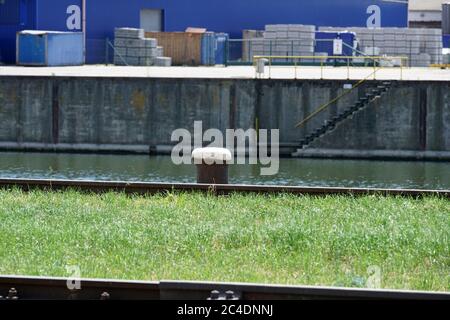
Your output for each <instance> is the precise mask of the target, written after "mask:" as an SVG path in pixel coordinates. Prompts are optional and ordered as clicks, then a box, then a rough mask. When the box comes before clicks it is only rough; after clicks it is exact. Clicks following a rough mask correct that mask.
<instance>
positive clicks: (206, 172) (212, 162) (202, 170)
mask: <svg viewBox="0 0 450 320" xmlns="http://www.w3.org/2000/svg"><path fill="white" fill-rule="evenodd" d="M192 158H193V159H194V164H195V165H197V183H201V184H228V163H229V162H230V161H231V152H230V151H229V150H228V149H223V148H200V149H195V150H194V152H192Z"/></svg>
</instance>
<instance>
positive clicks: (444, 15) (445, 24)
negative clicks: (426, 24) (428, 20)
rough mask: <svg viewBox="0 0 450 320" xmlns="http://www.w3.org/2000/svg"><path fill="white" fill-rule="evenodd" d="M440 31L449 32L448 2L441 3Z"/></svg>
mask: <svg viewBox="0 0 450 320" xmlns="http://www.w3.org/2000/svg"><path fill="white" fill-rule="evenodd" d="M442 33H443V34H450V2H447V3H444V4H442Z"/></svg>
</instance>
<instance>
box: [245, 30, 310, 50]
mask: <svg viewBox="0 0 450 320" xmlns="http://www.w3.org/2000/svg"><path fill="white" fill-rule="evenodd" d="M315 30H316V27H315V26H308V25H301V24H276V25H267V26H266V28H265V31H264V34H263V37H262V38H255V39H253V40H252V41H251V43H250V45H249V48H248V49H247V50H248V51H249V52H250V53H249V55H250V56H251V57H252V56H256V55H260V56H312V55H314V41H315V34H316V33H315Z"/></svg>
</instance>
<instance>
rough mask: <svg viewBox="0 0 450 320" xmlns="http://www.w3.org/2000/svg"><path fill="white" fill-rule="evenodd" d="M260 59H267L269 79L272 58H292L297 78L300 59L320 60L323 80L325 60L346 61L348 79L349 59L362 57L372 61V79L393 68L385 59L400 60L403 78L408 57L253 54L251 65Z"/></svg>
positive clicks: (272, 65) (401, 76)
mask: <svg viewBox="0 0 450 320" xmlns="http://www.w3.org/2000/svg"><path fill="white" fill-rule="evenodd" d="M261 59H266V60H268V64H269V65H268V67H269V75H268V76H269V79H271V78H272V67H274V66H275V65H274V63H273V60H274V59H278V60H280V59H285V60H286V61H288V60H292V61H293V67H294V78H295V79H297V74H298V68H299V67H300V66H301V63H300V62H301V61H302V60H312V61H316V60H317V61H320V79H321V80H323V79H324V76H323V72H324V66H325V63H326V61H327V60H335V61H346V68H347V80H350V68H351V66H352V63H351V61H353V60H355V59H362V60H364V61H366V60H369V61H372V62H373V66H372V68H373V72H372V73H371V74H370V75H369V77H373V80H376V79H377V72H378V71H379V70H381V69H383V68H389V69H393V68H394V67H384V66H383V65H382V61H385V62H386V61H387V62H388V63H392V61H395V60H397V61H400V65H399V66H398V69H399V71H400V78H399V80H403V69H404V67H405V65H407V61H408V58H407V57H403V56H313V55H311V56H280V55H255V56H253V65H254V66H255V65H257V64H258V61H259V60H261ZM255 77H256V78H258V73H256V76H255Z"/></svg>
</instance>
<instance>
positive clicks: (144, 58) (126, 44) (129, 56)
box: [114, 28, 172, 66]
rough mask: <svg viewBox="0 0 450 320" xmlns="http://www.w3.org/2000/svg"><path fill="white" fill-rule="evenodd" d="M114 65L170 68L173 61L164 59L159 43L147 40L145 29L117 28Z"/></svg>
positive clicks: (150, 39) (151, 39) (154, 40)
mask: <svg viewBox="0 0 450 320" xmlns="http://www.w3.org/2000/svg"><path fill="white" fill-rule="evenodd" d="M114 64H115V65H119V66H123V65H129V66H170V65H172V59H171V58H169V57H164V50H163V47H161V46H158V41H157V40H156V39H153V38H145V33H144V30H143V29H134V28H116V30H115V37H114Z"/></svg>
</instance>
